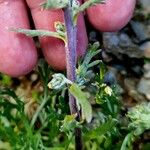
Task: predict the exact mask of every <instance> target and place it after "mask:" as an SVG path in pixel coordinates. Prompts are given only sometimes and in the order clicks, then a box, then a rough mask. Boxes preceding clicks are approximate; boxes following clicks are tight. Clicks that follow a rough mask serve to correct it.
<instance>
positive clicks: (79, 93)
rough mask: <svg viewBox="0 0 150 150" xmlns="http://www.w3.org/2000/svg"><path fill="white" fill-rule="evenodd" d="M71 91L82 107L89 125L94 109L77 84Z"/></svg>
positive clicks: (73, 85) (72, 86)
mask: <svg viewBox="0 0 150 150" xmlns="http://www.w3.org/2000/svg"><path fill="white" fill-rule="evenodd" d="M69 91H70V93H71V94H72V95H73V96H74V97H75V98H76V100H77V101H78V103H79V104H80V105H81V108H82V112H83V115H84V117H85V119H86V121H87V122H88V123H89V122H90V121H91V119H92V107H91V104H90V103H89V101H88V100H87V95H86V94H85V93H84V92H83V91H82V90H81V89H80V87H79V86H78V85H77V84H75V83H74V84H72V85H71V87H70V88H69Z"/></svg>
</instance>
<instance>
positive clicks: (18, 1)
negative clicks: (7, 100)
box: [0, 0, 37, 77]
mask: <svg viewBox="0 0 150 150" xmlns="http://www.w3.org/2000/svg"><path fill="white" fill-rule="evenodd" d="M10 28H29V22H28V18H27V13H26V8H25V3H24V0H12V1H10V0H5V1H1V3H0V72H2V73H5V74H8V75H10V76H13V77H17V76H20V75H25V74H27V73H28V72H30V71H31V70H32V69H33V67H34V66H35V65H36V62H37V52H36V48H35V46H34V42H33V40H32V39H31V38H29V37H26V36H25V35H22V34H17V33H15V32H11V31H9V29H10Z"/></svg>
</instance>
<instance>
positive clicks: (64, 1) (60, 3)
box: [41, 0, 69, 9]
mask: <svg viewBox="0 0 150 150" xmlns="http://www.w3.org/2000/svg"><path fill="white" fill-rule="evenodd" d="M68 2H69V1H68V0H55V3H54V1H53V0H47V2H44V3H43V4H41V6H42V7H43V8H44V9H60V8H64V7H67V5H68Z"/></svg>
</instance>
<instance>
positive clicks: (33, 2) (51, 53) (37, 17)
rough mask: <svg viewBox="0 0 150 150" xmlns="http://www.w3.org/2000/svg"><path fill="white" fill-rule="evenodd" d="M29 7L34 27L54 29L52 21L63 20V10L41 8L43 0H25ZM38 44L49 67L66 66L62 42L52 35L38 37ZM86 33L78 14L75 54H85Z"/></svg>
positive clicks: (59, 68)
mask: <svg viewBox="0 0 150 150" xmlns="http://www.w3.org/2000/svg"><path fill="white" fill-rule="evenodd" d="M26 1H27V4H28V6H29V7H30V9H31V13H32V17H33V20H34V23H35V27H36V29H44V30H49V31H55V28H54V23H55V22H57V21H60V22H64V13H63V10H54V9H53V10H52V9H51V10H43V9H42V8H41V6H40V4H42V3H43V2H44V0H26ZM80 2H81V1H80ZM39 39H40V44H41V47H42V50H43V54H44V56H45V59H46V60H47V62H48V63H49V65H50V66H51V67H53V68H54V69H57V70H64V69H65V68H66V54H65V45H64V42H63V41H62V40H60V39H57V38H53V37H40V38H39ZM87 43H88V40H87V34H86V28H85V23H84V19H83V15H82V14H80V15H79V18H78V22H77V56H78V57H80V56H82V55H84V54H85V51H86V47H87Z"/></svg>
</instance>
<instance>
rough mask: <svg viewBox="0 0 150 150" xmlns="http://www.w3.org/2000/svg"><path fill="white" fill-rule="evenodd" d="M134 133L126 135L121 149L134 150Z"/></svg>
mask: <svg viewBox="0 0 150 150" xmlns="http://www.w3.org/2000/svg"><path fill="white" fill-rule="evenodd" d="M133 138H134V136H133V133H132V132H131V133H129V134H127V136H126V137H125V139H124V141H123V143H122V145H121V149H120V150H132V141H133Z"/></svg>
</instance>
